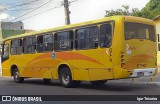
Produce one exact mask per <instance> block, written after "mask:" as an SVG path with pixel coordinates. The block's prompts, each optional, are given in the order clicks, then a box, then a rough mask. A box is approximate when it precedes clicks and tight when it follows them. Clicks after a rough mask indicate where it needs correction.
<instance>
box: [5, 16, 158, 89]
mask: <svg viewBox="0 0 160 104" xmlns="http://www.w3.org/2000/svg"><path fill="white" fill-rule="evenodd" d="M2 47H3V48H2V50H3V52H2V75H3V76H13V78H14V81H15V82H18V83H21V82H23V81H24V78H43V80H44V81H46V82H48V81H50V80H51V79H58V80H60V82H61V84H62V85H63V86H64V87H76V86H77V85H79V84H80V82H81V81H90V82H91V84H93V85H103V84H105V83H106V81H107V80H113V79H122V78H138V77H148V76H154V75H156V73H157V70H158V69H157V58H156V57H157V38H156V33H155V23H154V22H153V21H152V20H149V19H145V18H139V17H133V16H112V17H106V18H103V19H99V20H93V21H88V22H83V23H78V24H72V25H67V26H62V27H58V28H53V29H48V30H43V31H38V32H31V33H27V34H22V35H18V36H12V37H9V38H7V39H5V40H4V41H3V44H2Z"/></svg>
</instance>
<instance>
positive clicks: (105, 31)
mask: <svg viewBox="0 0 160 104" xmlns="http://www.w3.org/2000/svg"><path fill="white" fill-rule="evenodd" d="M111 42H112V26H111V24H103V25H101V26H100V47H101V48H109V47H110V46H111Z"/></svg>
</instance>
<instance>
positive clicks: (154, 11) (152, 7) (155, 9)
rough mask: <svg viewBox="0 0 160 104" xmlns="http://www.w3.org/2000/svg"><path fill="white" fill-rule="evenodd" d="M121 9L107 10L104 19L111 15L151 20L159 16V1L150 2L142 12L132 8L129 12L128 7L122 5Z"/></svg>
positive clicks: (152, 0)
mask: <svg viewBox="0 0 160 104" xmlns="http://www.w3.org/2000/svg"><path fill="white" fill-rule="evenodd" d="M122 7H123V9H117V10H107V11H106V15H105V17H108V16H113V15H131V16H138V17H144V18H148V19H153V18H154V17H156V16H157V15H160V0H150V2H149V3H147V5H146V6H145V7H144V8H143V9H142V10H138V9H137V8H132V9H131V11H129V9H130V7H129V6H128V5H122Z"/></svg>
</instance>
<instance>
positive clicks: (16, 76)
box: [13, 68, 24, 83]
mask: <svg viewBox="0 0 160 104" xmlns="http://www.w3.org/2000/svg"><path fill="white" fill-rule="evenodd" d="M13 78H14V81H15V82H16V83H23V81H24V78H23V77H20V75H19V72H18V69H17V68H16V69H14V73H13Z"/></svg>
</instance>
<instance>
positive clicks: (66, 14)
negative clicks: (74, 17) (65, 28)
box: [64, 0, 70, 25]
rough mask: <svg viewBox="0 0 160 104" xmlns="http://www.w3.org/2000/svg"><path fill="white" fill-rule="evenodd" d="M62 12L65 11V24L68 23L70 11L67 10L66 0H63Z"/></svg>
mask: <svg viewBox="0 0 160 104" xmlns="http://www.w3.org/2000/svg"><path fill="white" fill-rule="evenodd" d="M64 12H65V24H66V25H69V24H70V16H69V14H70V11H69V3H68V0H64Z"/></svg>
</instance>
